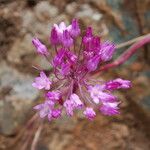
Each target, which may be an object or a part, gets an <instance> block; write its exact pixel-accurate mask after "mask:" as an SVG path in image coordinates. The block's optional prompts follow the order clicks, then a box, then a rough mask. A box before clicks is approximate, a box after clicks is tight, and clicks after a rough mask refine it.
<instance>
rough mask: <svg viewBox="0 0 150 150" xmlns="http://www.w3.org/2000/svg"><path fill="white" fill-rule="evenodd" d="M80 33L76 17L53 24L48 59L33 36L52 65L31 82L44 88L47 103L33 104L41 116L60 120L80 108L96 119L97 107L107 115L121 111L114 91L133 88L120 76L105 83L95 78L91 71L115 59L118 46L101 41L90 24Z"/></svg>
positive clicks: (35, 41)
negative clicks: (52, 50)
mask: <svg viewBox="0 0 150 150" xmlns="http://www.w3.org/2000/svg"><path fill="white" fill-rule="evenodd" d="M80 33H81V29H80V27H79V24H78V20H77V19H73V21H72V24H71V25H69V26H66V25H65V23H64V22H61V23H60V24H59V25H57V24H54V26H53V27H52V30H51V34H50V42H51V44H52V46H54V50H55V52H53V53H55V54H54V57H53V58H52V60H49V56H48V55H47V54H48V53H49V52H48V50H47V49H46V46H43V44H42V43H41V42H40V41H39V40H38V39H37V38H34V39H33V44H34V46H35V47H36V49H37V52H38V53H39V54H42V55H43V56H45V57H46V59H47V60H48V61H49V62H50V64H51V66H52V68H53V69H52V70H51V71H46V72H44V71H41V72H40V76H39V77H36V78H35V81H34V82H33V84H32V85H33V87H35V88H37V89H39V90H40V89H45V102H44V103H42V104H39V105H37V106H35V107H34V109H36V110H37V111H38V112H39V115H40V117H41V118H45V117H47V118H48V120H49V121H51V120H53V119H57V118H59V117H61V113H62V111H63V110H64V111H65V112H66V114H67V116H70V117H71V116H73V115H74V112H75V110H80V111H82V113H83V115H84V116H85V117H86V118H88V119H89V120H93V119H94V118H95V116H96V113H95V110H96V108H98V109H99V110H100V112H101V113H102V114H104V115H108V116H110V115H116V114H119V113H120V112H119V106H118V105H119V103H120V102H119V101H118V99H117V97H116V96H114V95H113V94H112V93H111V92H112V91H114V90H117V89H121V88H123V89H127V88H130V87H131V82H130V81H128V80H123V79H120V78H117V79H115V80H110V81H108V82H104V81H101V80H98V79H97V80H96V79H93V77H92V74H91V73H92V72H94V71H96V70H97V69H98V68H99V67H101V64H102V63H103V62H106V61H109V60H110V59H111V58H112V56H113V54H114V52H115V45H114V44H113V43H111V42H109V41H106V42H105V41H104V42H102V41H101V39H100V37H98V36H95V35H94V34H93V32H92V27H88V28H87V29H86V31H85V34H84V35H83V36H81V35H80ZM80 36H81V39H82V40H81V44H80V46H77V45H75V44H76V42H75V41H76V40H77V39H78V37H80ZM95 83H96V84H95Z"/></svg>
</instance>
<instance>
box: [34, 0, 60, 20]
mask: <svg viewBox="0 0 150 150" xmlns="http://www.w3.org/2000/svg"><path fill="white" fill-rule="evenodd" d="M34 9H35V16H36V17H37V19H38V20H39V21H43V22H45V21H48V22H49V21H50V20H51V19H52V18H54V17H56V16H57V15H58V8H57V7H55V6H53V5H50V3H49V2H47V1H43V2H39V3H38V4H37V5H36V7H35V8H34Z"/></svg>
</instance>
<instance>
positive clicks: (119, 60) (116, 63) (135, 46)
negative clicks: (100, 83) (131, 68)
mask: <svg viewBox="0 0 150 150" xmlns="http://www.w3.org/2000/svg"><path fill="white" fill-rule="evenodd" d="M147 43H150V34H148V35H147V36H145V37H144V38H142V39H141V40H140V41H138V42H136V43H135V44H133V45H132V46H131V47H129V48H128V49H127V50H126V51H125V52H124V53H123V54H122V55H121V56H119V57H118V58H117V59H116V60H115V61H114V62H112V63H110V64H106V65H104V66H102V67H101V68H100V69H98V70H96V71H95V72H93V73H92V74H93V75H95V74H97V73H99V72H100V71H106V70H108V69H110V68H114V67H117V66H119V65H121V64H123V63H125V62H126V61H127V60H128V59H129V58H130V57H131V56H132V55H133V54H135V53H136V51H137V50H138V49H139V48H141V47H142V46H143V45H145V44H147Z"/></svg>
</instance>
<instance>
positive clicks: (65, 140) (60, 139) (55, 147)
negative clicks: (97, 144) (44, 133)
mask: <svg viewBox="0 0 150 150" xmlns="http://www.w3.org/2000/svg"><path fill="white" fill-rule="evenodd" d="M72 140H73V137H72V136H71V135H69V134H63V135H61V134H58V133H55V134H54V136H53V138H52V139H51V140H50V141H49V149H50V150H51V149H52V150H62V149H64V148H65V147H66V146H67V144H70V142H71V141H72Z"/></svg>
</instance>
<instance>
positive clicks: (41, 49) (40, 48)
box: [32, 38, 49, 56]
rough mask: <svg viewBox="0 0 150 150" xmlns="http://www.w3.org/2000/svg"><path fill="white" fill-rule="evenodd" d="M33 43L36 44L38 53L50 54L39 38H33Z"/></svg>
mask: <svg viewBox="0 0 150 150" xmlns="http://www.w3.org/2000/svg"><path fill="white" fill-rule="evenodd" d="M32 43H33V45H34V46H35V48H36V51H37V53H38V54H40V55H45V56H48V55H49V52H48V50H47V48H46V46H45V45H44V44H42V43H41V42H40V40H39V39H38V38H34V39H33V40H32Z"/></svg>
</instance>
